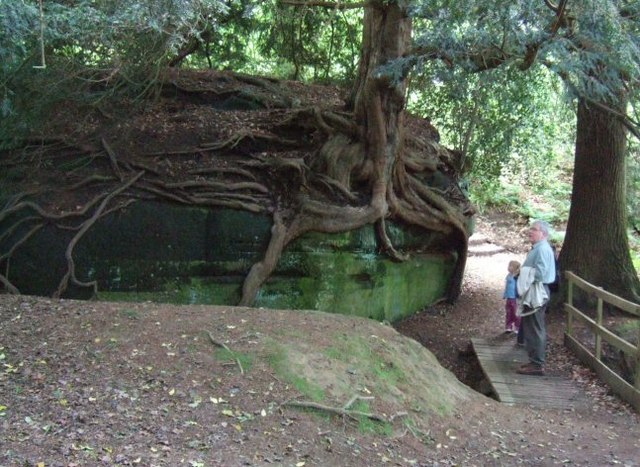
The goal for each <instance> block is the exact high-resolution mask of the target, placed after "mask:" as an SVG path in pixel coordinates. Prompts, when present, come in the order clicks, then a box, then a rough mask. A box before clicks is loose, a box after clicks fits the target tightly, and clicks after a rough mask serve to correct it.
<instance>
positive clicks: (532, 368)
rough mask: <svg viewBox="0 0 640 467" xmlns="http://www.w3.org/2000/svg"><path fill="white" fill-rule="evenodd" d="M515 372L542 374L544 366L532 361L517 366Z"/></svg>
mask: <svg viewBox="0 0 640 467" xmlns="http://www.w3.org/2000/svg"><path fill="white" fill-rule="evenodd" d="M516 373H518V374H520V375H531V376H544V368H542V367H541V366H538V365H534V364H533V363H527V364H525V365H522V366H521V367H520V368H518V369H517V370H516Z"/></svg>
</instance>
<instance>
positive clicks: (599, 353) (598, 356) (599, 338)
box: [594, 297, 603, 361]
mask: <svg viewBox="0 0 640 467" xmlns="http://www.w3.org/2000/svg"><path fill="white" fill-rule="evenodd" d="M602 308H603V307H602V299H601V298H600V297H598V308H597V309H596V323H598V327H597V328H596V329H595V330H594V331H595V333H596V359H597V360H598V361H600V360H602V335H601V334H600V328H601V327H602Z"/></svg>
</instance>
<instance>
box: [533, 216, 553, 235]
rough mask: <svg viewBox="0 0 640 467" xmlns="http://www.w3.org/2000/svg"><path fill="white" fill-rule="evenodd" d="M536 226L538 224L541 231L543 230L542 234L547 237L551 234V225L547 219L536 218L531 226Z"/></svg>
mask: <svg viewBox="0 0 640 467" xmlns="http://www.w3.org/2000/svg"><path fill="white" fill-rule="evenodd" d="M534 226H538V228H539V229H540V232H542V235H544V237H545V238H546V237H548V236H549V232H550V230H551V226H550V225H549V224H548V223H547V222H546V221H541V220H535V221H533V222H532V223H531V227H534Z"/></svg>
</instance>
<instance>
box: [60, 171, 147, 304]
mask: <svg viewBox="0 0 640 467" xmlns="http://www.w3.org/2000/svg"><path fill="white" fill-rule="evenodd" d="M142 175H144V172H139V173H138V174H136V175H134V176H133V177H132V178H131V180H129V181H128V182H126V183H125V184H123V185H122V186H120V187H119V188H118V189H116V190H115V191H113V192H111V193H110V194H109V195H108V196H106V197H105V198H104V199H103V200H102V202H101V203H100V205H99V206H98V208H97V209H96V210H95V212H94V213H93V215H92V216H91V217H90V218H89V219H87V220H86V221H85V222H84V223H83V224H82V226H81V228H80V230H79V231H78V233H77V234H76V235H75V236H74V237H73V238H72V239H71V241H70V242H69V245H67V250H66V252H65V258H66V259H67V265H68V268H67V272H66V274H65V275H64V277H63V278H62V280H61V281H60V284H59V285H58V288H57V290H56V291H55V292H54V294H53V296H54V298H60V297H61V296H62V293H63V292H64V291H65V290H66V289H67V287H68V285H69V280H71V282H72V283H73V284H75V285H78V286H80V287H93V294H94V296H95V295H96V294H97V292H98V289H97V287H98V283H97V282H96V281H91V282H81V281H80V280H78V278H77V277H76V272H75V269H76V268H75V261H74V260H73V249H74V248H75V246H76V244H77V243H78V241H79V240H80V238H82V236H83V235H84V234H85V232H86V231H87V230H89V228H91V226H93V224H95V222H96V221H97V220H98V219H99V218H100V217H102V215H103V212H104V210H105V208H106V207H107V205H108V204H109V202H110V201H111V200H112V199H113V198H115V197H116V196H118V195H119V194H120V193H122V192H123V191H125V190H126V189H127V188H129V187H130V186H131V185H133V184H134V183H135V182H136V181H137V180H138V179H139V178H140V177H142Z"/></svg>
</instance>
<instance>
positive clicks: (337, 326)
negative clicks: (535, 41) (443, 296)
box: [0, 217, 640, 466]
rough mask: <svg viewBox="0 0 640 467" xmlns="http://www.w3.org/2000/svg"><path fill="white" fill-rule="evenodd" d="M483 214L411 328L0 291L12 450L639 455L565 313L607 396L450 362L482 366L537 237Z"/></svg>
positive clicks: (3, 426)
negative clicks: (485, 387)
mask: <svg viewBox="0 0 640 467" xmlns="http://www.w3.org/2000/svg"><path fill="white" fill-rule="evenodd" d="M477 230H478V231H479V232H480V233H481V234H482V235H484V238H486V239H487V240H488V241H490V242H493V246H491V245H488V244H486V243H482V240H480V241H479V242H477V243H476V244H475V246H474V247H473V248H474V249H475V250H476V252H478V254H475V255H472V256H471V257H470V259H469V262H468V268H467V272H466V277H465V283H464V290H463V294H462V297H461V298H460V300H459V302H458V303H457V304H456V305H454V306H445V305H439V306H436V307H433V308H430V309H427V310H425V311H423V312H422V313H420V314H418V315H416V316H415V317H413V318H411V319H409V320H407V321H405V322H403V323H398V324H397V325H396V329H397V331H399V332H397V331H396V329H394V328H392V327H390V326H386V325H383V324H379V323H375V322H371V321H368V320H363V319H359V318H350V317H343V316H338V315H331V314H327V313H316V312H294V311H287V310H262V309H251V308H234V307H210V306H209V307H206V306H171V305H163V304H153V303H143V304H130V303H129V304H128V303H96V302H79V301H70V300H52V299H47V298H39V297H28V296H18V297H15V296H8V295H3V296H0V465H2V466H18V465H20V466H36V465H43V466H55V465H60V466H85V465H142V466H174V465H186V466H213V465H225V466H235V465H238V466H239V465H283V466H304V465H323V466H326V465H336V466H338V465H340V466H342V465H363V466H364V465H403V466H404V465H422V466H432V465H434V466H447V465H463V466H468V465H478V466H480V465H482V466H484V465H518V464H522V465H535V466H538V465H558V464H574V465H596V466H601V465H617V464H619V465H627V466H635V465H640V423H639V422H640V418H639V416H638V415H637V414H635V413H634V412H633V411H632V410H631V409H630V408H629V407H628V406H626V405H625V404H623V403H621V402H620V401H619V400H618V399H617V398H615V397H614V396H611V395H609V394H608V392H607V390H606V388H604V387H603V386H602V385H601V384H600V383H598V382H597V381H596V380H595V379H594V378H593V375H592V374H591V373H590V372H589V371H588V370H586V369H584V368H583V367H582V366H580V365H579V364H578V363H577V362H576V361H575V360H574V359H573V358H572V357H571V356H570V355H569V354H568V353H567V351H566V350H565V349H564V347H563V346H562V316H561V313H560V312H558V311H554V312H552V313H550V314H549V329H550V343H549V363H548V371H549V372H551V373H552V374H557V375H566V376H567V378H572V379H573V380H575V382H576V384H578V385H580V386H581V387H583V388H584V390H585V391H586V392H587V393H588V394H589V396H590V397H591V398H592V400H593V404H592V406H590V407H588V408H585V409H580V410H540V409H534V408H530V407H509V406H505V405H502V404H500V403H498V402H496V401H494V400H493V399H490V398H488V397H485V396H483V395H481V394H479V393H476V392H474V391H472V390H470V389H469V388H467V386H465V385H463V384H461V383H459V382H458V381H457V380H456V379H455V378H454V377H453V374H455V376H457V377H458V379H460V380H463V381H466V382H469V383H470V384H471V383H472V382H473V381H477V378H478V376H479V375H478V370H477V365H474V362H473V359H472V358H470V357H469V356H468V355H465V352H464V350H465V349H466V348H467V345H468V342H469V338H471V337H474V336H480V337H488V336H494V335H496V334H499V333H501V332H502V330H503V302H502V300H501V294H502V287H503V280H504V276H505V274H506V264H507V262H508V260H509V259H511V258H513V257H516V258H520V259H522V258H523V257H524V251H525V245H523V243H522V241H521V240H522V238H524V237H522V236H518V235H517V234H514V232H517V231H518V228H517V226H516V227H514V225H513V222H512V221H510V220H509V219H508V218H507V217H505V218H504V219H499V218H497V217H494V218H492V219H491V220H488V219H483V218H481V219H479V222H478V229H477ZM481 238H482V237H481ZM500 245H504V247H506V248H508V249H507V250H502V249H501V247H500ZM485 247H487V249H486V251H485V250H483V248H485ZM483 252H484V254H482V253H483ZM402 334H405V335H407V336H410V337H412V338H413V339H415V340H416V341H418V342H420V343H422V344H424V345H425V346H426V347H428V348H429V349H430V350H431V351H432V352H433V353H434V354H435V356H436V357H437V359H438V360H439V361H440V363H441V364H442V365H444V366H445V367H446V368H448V369H449V370H451V372H452V373H453V374H452V373H449V372H448V371H446V370H444V369H442V368H440V366H439V365H438V364H437V363H436V362H435V361H434V359H433V358H432V356H431V354H430V353H429V352H427V351H425V350H424V349H423V348H422V347H421V346H420V345H418V344H417V343H416V342H415V341H414V340H412V339H409V338H407V337H404V336H403V335H402ZM310 403H315V404H316V405H315V407H300V405H305V404H306V405H308V406H309V405H313V404H310ZM356 412H365V413H367V414H368V415H369V416H363V415H362V414H361V413H360V414H359V413H356Z"/></svg>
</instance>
